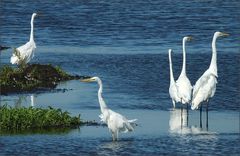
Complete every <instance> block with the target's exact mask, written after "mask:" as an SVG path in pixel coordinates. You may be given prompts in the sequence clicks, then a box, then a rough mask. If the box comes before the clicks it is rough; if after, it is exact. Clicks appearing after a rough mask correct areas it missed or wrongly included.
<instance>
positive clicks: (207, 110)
mask: <svg viewBox="0 0 240 156" xmlns="http://www.w3.org/2000/svg"><path fill="white" fill-rule="evenodd" d="M206 128H207V131H208V102H207V108H206Z"/></svg>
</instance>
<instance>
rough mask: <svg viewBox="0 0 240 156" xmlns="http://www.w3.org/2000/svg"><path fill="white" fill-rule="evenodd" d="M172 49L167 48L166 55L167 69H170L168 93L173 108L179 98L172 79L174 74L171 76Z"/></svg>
mask: <svg viewBox="0 0 240 156" xmlns="http://www.w3.org/2000/svg"><path fill="white" fill-rule="evenodd" d="M171 53H172V49H169V50H168V57H169V69H170V86H169V95H170V97H171V98H172V103H173V107H174V108H175V105H176V103H177V102H180V101H181V99H180V97H179V96H178V90H177V85H176V82H175V80H174V76H173V69H172V56H171Z"/></svg>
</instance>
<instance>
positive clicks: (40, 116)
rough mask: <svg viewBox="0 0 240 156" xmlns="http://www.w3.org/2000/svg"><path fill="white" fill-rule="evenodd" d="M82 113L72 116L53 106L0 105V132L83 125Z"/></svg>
mask: <svg viewBox="0 0 240 156" xmlns="http://www.w3.org/2000/svg"><path fill="white" fill-rule="evenodd" d="M81 124H82V122H81V120H80V115H79V116H77V117H72V116H70V115H69V113H68V112H63V111H62V110H61V109H53V108H51V107H49V108H46V109H43V108H33V107H29V108H25V107H22V108H12V107H10V106H7V105H4V106H1V107H0V132H6V131H7V132H16V131H24V130H33V129H49V128H73V127H78V126H79V125H81Z"/></svg>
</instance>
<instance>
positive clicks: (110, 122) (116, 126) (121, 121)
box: [81, 77, 137, 141]
mask: <svg viewBox="0 0 240 156" xmlns="http://www.w3.org/2000/svg"><path fill="white" fill-rule="evenodd" d="M81 81H82V82H97V83H98V85H99V89H98V101H99V105H100V109H101V113H102V114H101V115H99V117H100V119H101V121H102V122H104V123H106V124H107V126H108V129H109V131H110V132H111V134H112V139H113V141H116V140H118V134H119V132H123V133H127V132H131V131H133V130H134V126H135V125H136V123H135V121H136V120H137V119H133V120H128V119H127V118H126V117H124V116H123V115H121V114H119V113H117V112H114V111H113V110H111V109H109V108H108V107H107V105H106V103H105V101H104V100H103V97H102V90H103V85H102V81H101V79H100V78H99V77H92V78H88V79H83V80H81Z"/></svg>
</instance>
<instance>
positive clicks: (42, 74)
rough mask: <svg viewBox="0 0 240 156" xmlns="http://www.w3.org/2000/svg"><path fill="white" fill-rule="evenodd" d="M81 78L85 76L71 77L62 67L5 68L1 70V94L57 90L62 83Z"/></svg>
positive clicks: (31, 66)
mask: <svg viewBox="0 0 240 156" xmlns="http://www.w3.org/2000/svg"><path fill="white" fill-rule="evenodd" d="M81 78H83V76H72V75H69V74H68V73H66V72H65V71H63V70H62V69H61V68H60V67H58V66H57V67H54V66H52V65H50V64H48V65H41V64H31V65H27V66H26V67H24V68H12V67H10V66H3V67H2V68H1V69H0V86H1V94H7V93H10V92H23V91H34V90H38V89H44V88H55V87H56V86H57V83H58V82H60V81H67V80H73V79H81Z"/></svg>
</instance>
